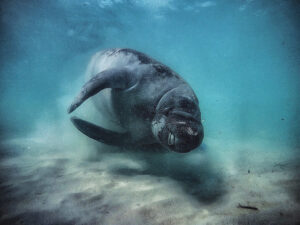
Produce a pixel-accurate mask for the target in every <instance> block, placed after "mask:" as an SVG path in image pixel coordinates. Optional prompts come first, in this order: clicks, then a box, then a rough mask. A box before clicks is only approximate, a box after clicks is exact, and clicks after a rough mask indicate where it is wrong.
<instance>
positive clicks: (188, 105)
mask: <svg viewBox="0 0 300 225" xmlns="http://www.w3.org/2000/svg"><path fill="white" fill-rule="evenodd" d="M179 106H180V107H181V108H191V107H193V103H192V102H191V101H190V100H188V99H182V100H181V101H180V102H179Z"/></svg>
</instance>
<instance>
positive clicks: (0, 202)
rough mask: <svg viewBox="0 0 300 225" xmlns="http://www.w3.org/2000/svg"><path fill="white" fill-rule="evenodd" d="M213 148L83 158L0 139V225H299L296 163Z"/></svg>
mask: <svg viewBox="0 0 300 225" xmlns="http://www.w3.org/2000/svg"><path fill="white" fill-rule="evenodd" d="M220 146H221V145H220V143H216V142H214V141H212V140H206V144H205V149H202V150H197V151H195V152H192V153H190V154H185V155H182V154H176V153H164V152H151V153H145V152H134V151H129V150H123V152H122V151H121V150H116V149H112V150H103V149H105V146H104V147H103V146H102V150H98V152H96V151H95V149H93V150H92V147H91V146H90V145H86V146H84V148H86V151H90V154H88V155H89V156H88V157H87V156H84V154H81V155H80V154H79V153H80V151H82V149H80V150H79V148H82V146H78V147H77V148H78V149H76V147H74V148H73V149H67V148H65V147H61V148H59V147H58V144H54V143H53V144H52V145H51V144H49V141H47V140H40V139H34V138H27V139H11V140H3V141H2V143H1V148H2V151H1V156H0V160H1V161H0V177H1V180H0V192H1V196H0V224H31V225H33V224H105V225H109V224H111V225H119V224H120V225H121V224H124V225H125V224H130V225H134V224H184V225H186V224H230V225H234V224H256V225H257V224H268V225H269V224H299V223H300V194H299V192H297V190H298V187H299V185H300V178H299V176H298V175H297V172H295V171H299V169H300V167H299V163H298V162H299V158H298V159H297V158H295V157H293V158H290V157H289V156H288V155H284V154H283V153H282V152H284V151H282V150H281V151H277V152H274V150H270V151H269V154H268V153H264V157H263V158H262V157H261V155H260V154H259V151H260V149H249V148H248V147H247V145H244V146H242V145H240V146H239V145H235V146H234V145H232V147H231V148H230V147H228V146H227V147H226V146H225V147H224V146H223V147H222V149H221V147H220ZM89 147H91V149H88V148H89ZM238 149H239V151H243V152H244V153H245V154H244V155H243V154H239V157H236V158H235V157H228V155H229V156H230V155H232V156H234V151H237V150H238ZM218 151H219V152H218ZM264 151H265V152H266V150H265V149H264ZM218 154H220V157H215V155H218ZM223 154H226V155H227V157H223V156H222V155H223ZM241 155H242V156H241ZM223 159H226V160H227V161H223ZM297 163H298V164H297ZM239 204H241V205H244V206H253V207H257V208H258V210H253V209H244V208H238V207H237V206H238V205H239Z"/></svg>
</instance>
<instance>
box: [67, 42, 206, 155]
mask: <svg viewBox="0 0 300 225" xmlns="http://www.w3.org/2000/svg"><path fill="white" fill-rule="evenodd" d="M89 73H90V74H89V75H90V79H89V80H88V81H87V82H86V83H85V84H84V85H83V87H82V89H81V91H80V93H79V94H78V96H77V97H76V98H75V99H74V101H73V102H72V104H71V105H70V107H69V108H68V113H72V112H73V111H74V110H75V109H76V108H77V107H79V106H80V105H81V104H82V103H83V102H84V101H85V100H87V99H88V98H90V97H92V96H94V97H93V98H96V97H97V95H99V94H100V93H101V92H104V91H109V92H108V93H109V94H107V95H106V97H105V98H106V105H105V104H102V105H100V104H98V103H99V102H97V101H94V103H95V104H96V106H97V107H98V108H99V109H101V107H105V108H106V107H107V108H109V111H110V115H112V116H113V119H114V120H115V121H117V123H118V124H120V126H121V127H122V129H123V131H122V132H119V131H113V130H109V129H106V128H103V127H100V126H98V125H95V124H92V123H90V122H87V121H85V120H82V119H80V118H77V117H72V118H71V121H72V122H73V124H74V125H75V127H76V128H77V129H78V130H79V131H81V132H82V133H83V134H85V135H86V136H88V137H90V138H92V139H94V140H97V141H99V142H102V143H105V144H108V145H114V146H120V147H121V146H150V145H153V144H159V145H160V146H162V147H163V148H166V149H168V150H171V151H174V152H179V153H186V152H190V151H191V150H193V149H196V148H197V147H198V146H199V145H200V144H201V143H202V140H203V137H204V130H203V126H202V123H201V113H200V109H199V101H198V99H197V96H196V95H195V93H194V91H193V90H192V88H191V87H190V85H189V84H188V83H187V82H186V81H185V80H184V79H183V78H182V77H180V76H179V75H178V74H177V73H176V72H174V71H173V70H172V69H170V68H169V67H168V66H166V65H164V64H162V63H160V62H158V61H157V60H155V59H153V58H151V57H149V56H147V55H146V54H144V53H141V52H138V51H136V50H133V49H127V48H119V49H108V50H104V51H101V52H98V53H96V55H95V56H94V57H93V58H92V61H91V63H90V69H89ZM99 92H100V93H99ZM98 93H99V94H98ZM102 102H103V101H102ZM97 104H98V105H97Z"/></svg>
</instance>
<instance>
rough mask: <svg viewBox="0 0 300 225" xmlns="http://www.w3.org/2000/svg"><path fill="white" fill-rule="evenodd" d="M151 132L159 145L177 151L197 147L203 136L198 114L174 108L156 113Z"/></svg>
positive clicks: (181, 151)
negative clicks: (162, 112)
mask: <svg viewBox="0 0 300 225" xmlns="http://www.w3.org/2000/svg"><path fill="white" fill-rule="evenodd" d="M152 132H153V135H154V136H155V138H156V139H157V140H158V142H159V143H160V144H161V145H163V146H164V147H165V148H167V149H169V150H171V151H174V152H179V153H186V152H190V151H192V150H193V149H195V148H197V147H198V146H199V145H200V144H201V143H202V140H203V137H204V131H203V126H202V124H201V120H200V116H195V115H194V114H192V113H189V112H186V111H181V110H176V109H173V110H170V111H169V112H167V113H164V114H158V115H156V116H155V118H154V120H153V121H152Z"/></svg>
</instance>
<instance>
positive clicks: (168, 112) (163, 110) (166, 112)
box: [161, 107, 173, 116]
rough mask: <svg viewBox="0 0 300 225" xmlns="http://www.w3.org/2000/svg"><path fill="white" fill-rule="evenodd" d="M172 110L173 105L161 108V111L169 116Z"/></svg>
mask: <svg viewBox="0 0 300 225" xmlns="http://www.w3.org/2000/svg"><path fill="white" fill-rule="evenodd" d="M172 110H173V107H165V108H164V109H162V110H161V113H162V114H163V115H165V116H168V115H169V114H170V112H171V111H172Z"/></svg>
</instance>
